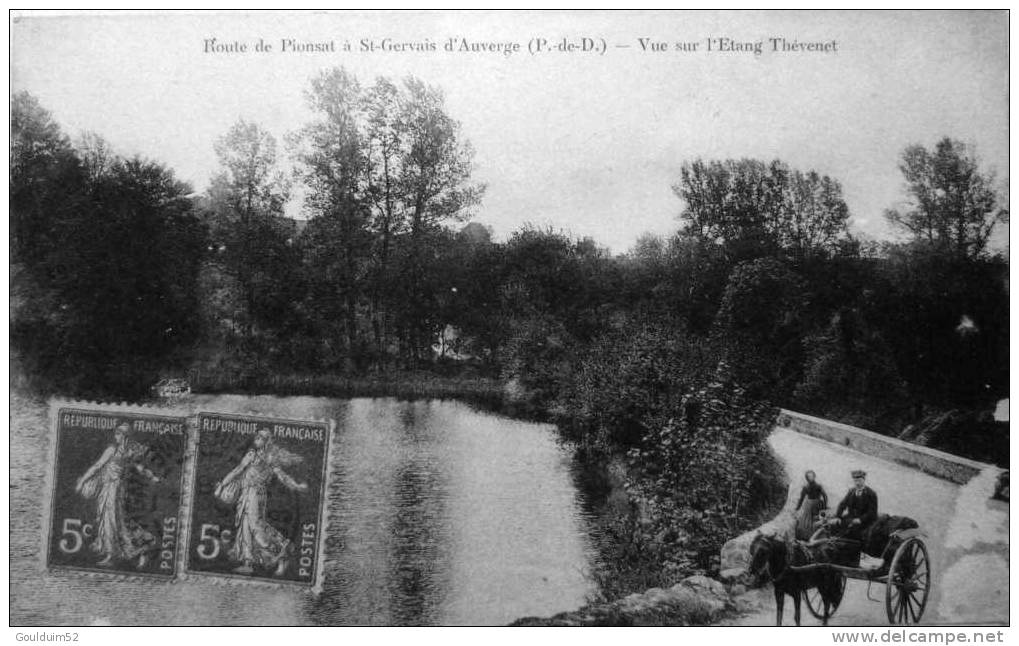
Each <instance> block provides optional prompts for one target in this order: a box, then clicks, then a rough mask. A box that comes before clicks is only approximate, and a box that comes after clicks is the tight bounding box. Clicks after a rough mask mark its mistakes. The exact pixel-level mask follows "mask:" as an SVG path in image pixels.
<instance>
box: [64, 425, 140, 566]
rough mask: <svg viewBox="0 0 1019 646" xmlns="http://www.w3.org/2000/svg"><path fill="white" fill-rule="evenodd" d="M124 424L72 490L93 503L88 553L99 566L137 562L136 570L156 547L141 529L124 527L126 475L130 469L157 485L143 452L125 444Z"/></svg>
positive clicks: (126, 439)
mask: <svg viewBox="0 0 1019 646" xmlns="http://www.w3.org/2000/svg"><path fill="white" fill-rule="evenodd" d="M129 429H130V427H129V426H128V425H127V424H120V425H119V426H117V428H116V429H115V430H114V432H113V443H112V444H110V445H109V446H107V447H106V449H105V450H104V451H103V454H102V455H101V456H99V459H98V460H96V461H95V463H94V464H93V465H92V466H90V467H89V468H88V470H87V471H85V473H83V474H82V476H81V477H80V478H78V482H77V483H76V484H75V487H74V490H75V491H77V492H78V493H80V494H81V495H82V496H84V497H85V498H86V499H89V500H95V501H96V537H95V540H93V541H92V550H93V551H95V552H98V553H100V554H102V555H103V559H102V560H101V561H99V563H97V565H100V566H109V565H113V562H114V560H115V559H134V558H137V559H138V563H137V566H138V568H139V569H141V568H143V567H145V564H146V562H147V561H148V556H147V553H148V552H149V551H150V550H151V549H153V547H154V546H155V543H156V538H155V536H153V535H152V533H150V532H148V531H146V530H144V529H143V528H141V527H138V526H134V527H131V526H129V525H128V518H127V513H126V510H125V508H124V490H125V484H126V482H125V481H126V479H127V473H126V472H127V471H128V470H129V469H134V470H135V471H137V472H138V473H140V474H142V475H143V476H145V477H146V478H147V479H149V480H150V481H151V482H153V483H155V482H159V478H158V477H156V476H155V474H153V473H152V472H151V471H150V470H149V469H147V468H146V467H145V466H144V465H143V464H142V460H143V459H144V458H145V454H146V453H147V451H148V450H147V449H146V447H145V446H143V445H141V444H139V443H137V442H132V441H129V440H128V437H127V435H128V431H129Z"/></svg>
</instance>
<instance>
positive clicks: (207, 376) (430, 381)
mask: <svg viewBox="0 0 1019 646" xmlns="http://www.w3.org/2000/svg"><path fill="white" fill-rule="evenodd" d="M188 382H189V383H190V385H191V390H192V392H198V393H242V394H249V395H280V396H288V395H305V396H313V397H397V398H399V399H463V400H466V401H469V402H472V403H478V404H484V405H486V406H488V407H498V406H500V405H501V403H502V401H503V387H502V383H501V382H500V381H499V380H498V379H492V378H488V377H480V376H471V375H462V376H443V375H437V374H434V373H428V372H388V373H377V374H371V375H359V376H349V375H337V374H308V373H282V374H281V373H271V374H252V373H247V372H240V371H227V370H192V371H190V372H189V373H188Z"/></svg>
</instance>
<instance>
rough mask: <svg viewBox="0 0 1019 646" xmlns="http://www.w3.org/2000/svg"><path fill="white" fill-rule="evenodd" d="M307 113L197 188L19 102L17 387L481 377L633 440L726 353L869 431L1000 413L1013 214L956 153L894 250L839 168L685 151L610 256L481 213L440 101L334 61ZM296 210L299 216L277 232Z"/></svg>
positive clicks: (809, 404) (896, 216) (782, 397)
mask: <svg viewBox="0 0 1019 646" xmlns="http://www.w3.org/2000/svg"><path fill="white" fill-rule="evenodd" d="M305 98H306V100H307V101H308V105H309V107H311V109H312V111H313V114H314V118H313V119H312V120H311V121H310V122H309V123H307V124H305V125H304V126H303V127H302V128H300V129H299V130H297V131H296V132H292V133H289V134H288V135H287V136H286V137H285V139H284V141H283V142H282V143H280V142H277V140H276V139H275V138H274V137H273V136H272V135H271V134H270V133H269V132H267V131H266V130H265V129H263V128H262V127H261V126H259V125H258V124H254V123H249V122H246V121H243V120H242V121H239V122H238V123H236V124H235V125H234V126H233V127H231V128H230V129H229V131H228V132H226V133H224V134H223V136H222V137H220V138H219V139H218V140H217V141H216V142H213V148H214V150H215V153H216V155H217V157H218V159H219V162H220V170H219V172H218V173H217V174H216V175H215V176H214V177H213V178H212V180H211V182H210V186H209V188H208V189H207V190H206V191H204V192H202V193H201V194H197V193H195V192H194V191H193V189H192V187H190V186H188V185H187V184H186V183H184V182H181V181H179V180H177V179H176V178H175V175H174V173H173V171H172V169H170V168H168V167H166V166H165V165H163V164H160V163H159V162H156V161H152V160H147V159H143V158H139V157H131V158H126V157H122V156H120V155H117V154H116V153H115V152H114V151H112V150H110V147H109V145H108V144H107V143H106V142H105V141H104V140H103V139H102V138H101V137H99V136H97V135H94V134H86V135H83V136H82V137H80V138H79V139H77V140H75V141H72V140H71V139H70V138H69V137H68V136H67V135H66V134H64V133H63V132H62V131H61V129H60V127H59V125H58V124H57V123H56V122H55V121H54V119H53V118H52V116H51V115H50V114H49V113H48V112H47V111H46V110H45V109H44V108H43V107H42V106H41V105H40V104H39V103H38V102H37V101H36V99H34V98H33V97H31V96H30V95H28V94H25V93H21V94H17V95H15V96H14V97H13V99H12V104H11V129H12V147H11V153H10V155H11V198H10V205H11V216H10V217H11V237H10V247H11V271H12V279H11V301H12V302H11V340H12V348H13V350H14V352H15V359H16V361H17V362H18V363H19V365H20V366H21V367H22V368H23V371H24V372H25V373H26V374H29V375H33V376H34V377H36V378H38V379H39V380H41V381H42V382H45V383H46V384H48V385H49V386H50V387H52V388H56V389H62V390H65V391H68V392H73V393H75V394H96V393H99V394H116V395H119V396H137V395H138V394H139V389H140V388H144V387H146V386H147V384H150V383H151V382H152V380H153V378H154V377H155V376H157V375H159V374H169V373H173V372H174V371H180V370H183V369H187V368H189V367H195V366H202V367H204V368H208V369H224V370H235V371H238V372H241V373H249V374H257V373H264V372H272V371H283V372H295V373H300V372H335V373H342V374H364V373H368V372H371V373H387V372H392V371H398V370H419V369H423V368H424V369H429V370H440V371H442V370H445V371H459V372H470V373H471V374H482V375H492V376H499V377H500V378H501V379H503V380H504V381H505V382H506V383H507V384H508V386H507V388H508V391H509V392H510V393H511V394H513V396H514V397H516V398H517V399H518V400H519V401H521V402H526V405H527V406H529V407H530V408H532V409H533V410H535V411H540V412H541V413H542V414H545V415H551V416H553V417H555V418H556V419H557V421H559V422H560V424H561V426H562V427H563V428H564V429H566V432H567V433H573V434H574V436H575V438H577V439H581V440H591V441H594V439H593V438H600V440H599V441H601V440H604V441H607V442H611V443H614V445H617V446H622V447H627V446H636V445H637V444H639V443H640V441H641V437H643V435H644V434H646V433H647V431H648V429H649V428H650V426H649V424H651V422H650V421H649V420H651V419H657V418H658V417H661V415H662V414H664V413H663V412H662V411H667V410H671V409H672V408H673V407H674V406H677V405H678V402H679V400H680V399H681V398H682V396H683V395H684V392H685V390H684V388H685V387H686V386H689V385H690V384H694V383H700V384H701V385H703V383H704V382H703V379H704V378H705V375H708V374H714V372H715V371H716V370H717V368H718V365H719V362H723V363H724V365H725V366H726V370H727V374H729V375H731V378H732V379H734V380H735V382H736V383H739V384H740V386H741V387H742V388H744V389H745V391H746V393H747V396H748V397H750V398H752V399H754V400H767V401H770V402H773V403H775V404H779V405H785V406H789V407H793V408H798V409H800V410H804V411H806V412H811V413H815V414H819V415H823V416H828V417H832V418H835V419H840V420H843V421H847V422H849V423H856V424H860V425H863V426H866V427H868V428H873V429H876V430H881V431H883V432H898V431H899V430H901V429H902V428H903V427H904V426H905V425H907V424H910V423H916V422H919V421H921V420H922V419H924V418H925V417H927V416H929V415H930V414H931V413H933V412H944V411H945V410H948V409H953V408H962V409H966V410H984V409H986V408H987V407H988V406H989V405H991V404H992V403H993V402H994V401H996V400H997V399H999V398H1001V397H1004V396H1007V395H1006V394H1005V393H1006V392H1007V384H1008V368H1007V347H1008V331H1007V330H1008V327H1007V323H1008V305H1007V266H1008V265H1007V260H1006V259H1005V258H1003V257H1001V256H1000V255H999V254H993V253H991V252H990V251H989V250H988V241H989V239H990V236H991V233H992V231H993V229H994V227H995V225H996V224H998V223H1000V222H1007V217H1008V211H1007V204H1006V203H1005V199H1004V198H1003V197H1002V196H1001V194H1000V193H999V191H997V190H996V189H995V186H994V178H993V175H992V174H991V173H989V172H987V171H986V170H984V169H981V168H980V166H979V164H978V161H977V159H976V157H975V153H974V152H973V150H972V149H971V148H970V147H968V146H966V145H964V144H961V143H960V142H958V141H955V140H952V139H950V138H945V139H943V140H942V141H940V142H937V143H936V145H935V146H934V147H933V148H932V149H928V148H925V147H923V146H920V145H916V146H910V147H908V148H907V149H906V150H905V151H904V152H903V155H902V157H901V166H900V168H901V172H902V175H903V180H904V183H905V189H906V198H907V201H908V203H909V207H908V208H906V209H904V210H901V211H892V210H890V211H889V212H887V213H886V214H885V216H886V217H887V219H888V221H889V222H891V223H892V224H893V225H894V226H895V227H896V228H897V231H899V232H900V233H901V240H900V241H897V242H882V243H877V242H874V241H868V240H865V239H862V238H861V237H859V236H854V235H853V234H852V233H851V232H850V230H849V226H848V223H849V210H848V207H847V205H846V203H845V201H844V199H843V195H842V187H841V185H840V183H839V182H838V181H837V180H836V179H835V178H831V177H828V176H824V175H822V174H819V173H817V172H814V171H802V170H799V169H794V168H790V167H789V166H788V165H787V164H785V163H783V162H781V161H778V160H775V161H770V162H769V161H762V160H755V159H727V160H700V159H698V160H693V161H688V162H686V163H684V164H682V166H681V168H680V172H679V175H678V177H677V180H676V183H675V185H674V186H673V191H674V192H675V194H676V196H677V198H678V199H679V200H680V201H681V203H682V204H683V206H684V210H683V212H682V215H681V218H680V226H679V227H678V229H677V231H676V232H675V233H674V234H673V235H670V236H651V235H645V236H643V237H642V238H640V239H639V240H638V242H637V243H636V244H635V245H634V247H633V248H632V249H630V250H629V251H627V252H626V253H624V254H620V255H613V254H611V253H610V252H609V251H607V250H606V249H605V248H602V247H600V246H599V245H598V244H597V243H596V242H594V241H593V240H590V239H576V238H573V237H572V236H570V235H568V234H567V233H564V232H562V231H557V230H554V229H547V228H546V229H542V228H538V227H534V226H526V227H524V228H522V229H520V230H518V231H516V232H515V233H513V234H512V235H511V236H510V237H509V239H507V240H506V241H505V242H496V241H494V240H493V239H492V235H491V231H490V230H489V229H487V228H486V227H484V226H482V225H480V224H478V223H476V222H470V219H471V217H472V216H473V214H474V213H475V211H476V209H477V208H478V207H479V206H480V204H481V199H482V197H483V194H484V186H482V185H480V184H478V183H477V182H475V181H473V180H472V172H471V171H472V161H473V150H472V148H471V146H470V143H469V142H468V141H467V139H466V138H465V137H464V134H463V132H462V130H461V127H460V125H459V123H458V122H457V121H456V120H455V119H454V118H453V117H452V116H451V115H450V114H449V113H448V111H447V109H446V107H445V103H444V99H443V95H442V92H441V91H440V90H439V89H438V88H435V87H433V86H430V85H428V84H426V83H424V82H422V81H420V80H418V79H413V78H409V79H405V80H402V81H393V80H391V79H386V78H379V79H376V80H375V81H374V82H373V83H371V84H362V83H361V82H359V81H358V79H356V78H355V77H354V76H352V75H351V74H349V73H348V72H346V71H345V70H343V69H341V68H337V69H332V70H328V71H325V72H323V73H321V74H320V75H318V76H316V77H315V78H313V79H312V80H311V82H310V84H309V87H308V89H307V91H306V97H305ZM286 158H289V160H290V161H292V166H293V168H294V170H293V171H292V172H286V171H284V167H285V166H287V164H285V163H284V161H285V159H286ZM295 195H296V196H299V197H300V199H301V200H303V203H302V204H301V207H302V210H303V215H304V216H305V219H301V220H295V219H291V218H289V217H287V207H286V205H287V203H288V200H291V199H293V196H295ZM444 331H453V332H454V333H455V334H454V335H452V336H449V337H445V336H444V337H443V339H442V341H441V342H440V341H439V337H440V335H442V334H443V333H444ZM447 345H449V346H453V348H454V349H455V351H456V352H455V354H456V355H457V357H458V359H457V360H452V359H449V358H448V357H446V356H444V355H445V354H447V353H446V352H445V349H446V347H447ZM436 347H439V349H438V350H436ZM464 357H467V359H464ZM698 380H701V381H698ZM667 419H668V418H667V417H666V418H664V421H667ZM659 421H662V420H659Z"/></svg>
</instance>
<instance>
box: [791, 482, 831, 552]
mask: <svg viewBox="0 0 1019 646" xmlns="http://www.w3.org/2000/svg"><path fill="white" fill-rule="evenodd" d="M803 477H804V478H806V480H807V483H806V484H805V485H803V489H802V490H801V491H800V501H799V502H797V503H796V538H798V539H801V540H807V539H809V538H810V537H811V535H812V534H813V533H814V518H815V517H817V515H818V513H819V512H820V511H821V510H823V509H827V508H828V494H826V493H825V492H824V487H822V486H821V485H820V484H818V482H817V474H815V473H814V472H813V471H807V472H806V473H805V474H803Z"/></svg>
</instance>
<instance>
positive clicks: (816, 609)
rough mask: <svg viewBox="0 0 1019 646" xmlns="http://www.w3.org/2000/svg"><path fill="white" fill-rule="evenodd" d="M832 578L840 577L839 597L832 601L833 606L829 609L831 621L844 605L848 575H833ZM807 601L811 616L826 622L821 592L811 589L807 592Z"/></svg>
mask: <svg viewBox="0 0 1019 646" xmlns="http://www.w3.org/2000/svg"><path fill="white" fill-rule="evenodd" d="M832 576H835V577H838V595H836V597H835V598H834V599H832V600H831V606H829V607H828V618H829V619H831V618H832V617H833V616H834V615H835V611H836V610H838V609H839V604H840V603H842V595H844V594H845V592H846V575H844V574H833V575H832ZM805 600H806V602H807V610H809V611H810V614H812V615H814V617H816V618H817V619H820V620H821V621H824V601H823V600H822V599H821V591H820V590H819V589H817V588H810V589H809V590H807V591H806V594H805Z"/></svg>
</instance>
